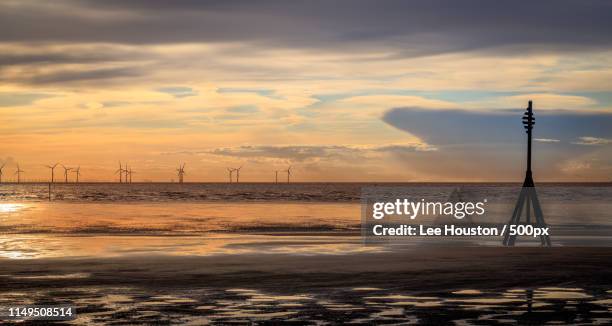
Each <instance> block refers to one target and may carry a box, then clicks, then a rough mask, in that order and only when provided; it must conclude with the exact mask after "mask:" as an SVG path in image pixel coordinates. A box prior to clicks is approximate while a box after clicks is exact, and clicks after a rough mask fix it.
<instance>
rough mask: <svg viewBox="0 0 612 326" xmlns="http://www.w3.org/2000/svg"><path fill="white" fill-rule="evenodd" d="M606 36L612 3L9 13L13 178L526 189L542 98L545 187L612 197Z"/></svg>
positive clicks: (29, 7) (2, 113) (80, 5)
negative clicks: (123, 166)
mask: <svg viewBox="0 0 612 326" xmlns="http://www.w3.org/2000/svg"><path fill="white" fill-rule="evenodd" d="M611 32H612V2H610V1H589V0H580V1H578V0H576V1H565V0H560V1H529V2H527V1H455V0H433V1H431V0H429V1H362V0H354V1H343V0H340V1H317V0H314V1H195V0H178V1H157V0H146V1H145V0H138V1H123V0H122V1H119V0H117V1H112V0H111V1H79V0H57V1H30V0H20V1H12V0H0V121H1V123H0V140H1V141H0V162H3V163H5V164H6V165H5V169H4V175H3V178H4V179H3V180H7V179H11V178H14V171H15V169H16V164H19V166H20V167H21V169H22V170H24V171H25V172H24V175H23V178H24V179H29V180H46V179H48V178H49V170H48V169H47V168H46V167H44V165H46V164H51V163H55V162H60V163H62V164H64V165H65V166H67V167H73V168H74V167H77V166H80V167H81V173H82V175H81V180H85V181H88V180H89V181H111V180H116V179H117V175H115V174H114V172H115V170H117V168H118V164H119V163H118V162H119V161H121V162H122V163H127V164H129V165H130V167H132V169H133V170H134V175H133V178H134V180H135V181H170V180H172V179H174V180H176V179H177V176H176V168H177V167H178V166H179V164H181V163H183V162H184V163H185V164H186V167H185V172H186V174H185V181H225V180H227V172H226V168H227V167H239V166H243V168H242V171H241V174H240V178H241V181H258V182H265V181H273V180H274V171H276V170H285V169H287V167H288V166H292V171H293V174H292V178H293V180H295V181H407V182H420V181H474V182H477V181H519V182H520V181H521V180H522V178H523V177H524V169H525V152H524V151H525V148H526V135H525V132H524V130H523V127H522V125H521V120H520V119H521V115H522V110H524V108H525V107H526V106H527V102H528V100H533V103H534V109H535V114H536V126H535V129H534V138H535V140H534V178H535V180H536V182H538V181H610V180H611V179H612V33H611ZM0 165H1V163H0ZM61 173H62V171H61V170H60V171H58V170H56V175H58V174H61ZM70 178H71V179H74V175H71V176H70Z"/></svg>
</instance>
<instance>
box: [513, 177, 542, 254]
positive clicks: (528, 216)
mask: <svg viewBox="0 0 612 326" xmlns="http://www.w3.org/2000/svg"><path fill="white" fill-rule="evenodd" d="M532 213H533V215H532ZM523 214H524V215H523ZM523 216H524V222H521V218H522V217H523ZM532 216H533V217H534V221H533V223H532ZM525 224H531V225H533V226H535V227H546V222H544V215H543V214H542V207H540V201H539V200H538V194H537V192H536V188H535V187H534V186H525V185H523V188H522V189H521V193H520V195H519V198H518V201H517V202H516V206H515V207H514V213H513V214H512V218H511V219H510V221H509V222H508V227H507V228H506V230H510V226H511V225H525ZM515 242H516V235H510V232H506V235H505V236H504V242H503V244H504V246H514V243H515ZM540 242H541V245H542V246H547V247H550V237H549V236H548V235H541V236H540Z"/></svg>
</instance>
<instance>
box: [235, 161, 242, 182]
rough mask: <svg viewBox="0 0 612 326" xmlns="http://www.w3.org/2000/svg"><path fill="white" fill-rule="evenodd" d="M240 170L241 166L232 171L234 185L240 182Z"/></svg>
mask: <svg viewBox="0 0 612 326" xmlns="http://www.w3.org/2000/svg"><path fill="white" fill-rule="evenodd" d="M240 169H242V165H241V166H240V167H239V168H237V169H234V171H236V183H238V182H240Z"/></svg>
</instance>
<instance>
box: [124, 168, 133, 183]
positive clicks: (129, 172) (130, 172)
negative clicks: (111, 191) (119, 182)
mask: <svg viewBox="0 0 612 326" xmlns="http://www.w3.org/2000/svg"><path fill="white" fill-rule="evenodd" d="M125 173H126V176H125V178H126V180H125V181H126V182H127V175H128V174H129V175H130V183H132V173H135V172H134V171H132V168H130V169H129V170H128V171H126V172H125Z"/></svg>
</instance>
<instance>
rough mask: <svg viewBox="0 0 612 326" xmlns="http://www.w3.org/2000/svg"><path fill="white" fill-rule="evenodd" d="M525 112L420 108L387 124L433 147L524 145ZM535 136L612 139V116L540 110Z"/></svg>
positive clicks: (391, 116)
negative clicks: (587, 135) (590, 136)
mask: <svg viewBox="0 0 612 326" xmlns="http://www.w3.org/2000/svg"><path fill="white" fill-rule="evenodd" d="M521 116H522V110H510V109H508V110H488V111H475V110H465V109H463V110H449V109H439V110H432V109H423V108H419V107H404V108H396V109H391V110H389V111H387V112H386V113H385V114H384V116H383V121H385V122H386V123H388V124H389V125H391V126H394V127H396V128H398V129H400V130H403V131H406V132H409V133H410V134H412V135H415V136H417V137H419V138H420V139H423V140H424V141H425V142H427V143H428V144H433V145H458V144H487V143H488V144H495V143H521V142H522V141H523V140H524V138H523V137H524V132H523V127H522V125H521ZM535 116H536V126H535V129H534V134H535V135H538V137H539V138H548V139H558V140H560V141H567V142H569V141H571V140H572V139H575V138H577V137H581V136H582V135H584V134H585V133H587V132H588V133H591V135H593V136H595V137H601V138H609V137H610V136H612V114H611V113H603V112H602V113H569V112H562V111H558V112H557V111H540V112H538V111H537V110H536V112H535Z"/></svg>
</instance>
